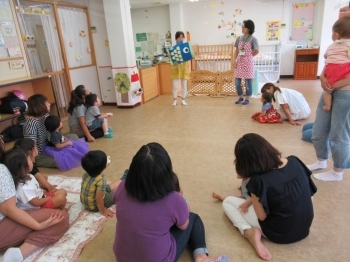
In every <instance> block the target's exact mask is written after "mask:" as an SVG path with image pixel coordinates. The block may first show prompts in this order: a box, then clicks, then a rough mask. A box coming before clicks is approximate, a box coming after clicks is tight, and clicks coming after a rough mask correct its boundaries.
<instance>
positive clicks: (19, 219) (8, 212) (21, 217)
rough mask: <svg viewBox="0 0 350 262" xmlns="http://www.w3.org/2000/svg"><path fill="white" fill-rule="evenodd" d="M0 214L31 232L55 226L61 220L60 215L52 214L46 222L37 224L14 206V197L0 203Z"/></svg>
mask: <svg viewBox="0 0 350 262" xmlns="http://www.w3.org/2000/svg"><path fill="white" fill-rule="evenodd" d="M0 212H1V213H3V214H4V215H5V216H7V217H8V218H10V219H11V220H13V221H15V222H16V223H18V224H20V225H23V226H26V227H29V228H31V229H33V230H43V229H45V228H48V227H50V226H52V225H55V224H57V223H59V222H61V220H62V219H63V216H62V214H60V213H52V214H51V216H50V217H49V218H48V219H47V220H45V221H43V222H41V223H39V222H38V221H36V220H35V219H34V218H33V217H32V216H30V215H29V214H28V213H27V212H25V211H23V210H22V209H19V208H18V207H17V206H16V197H15V196H13V197H11V198H9V199H7V200H5V201H4V202H2V203H0Z"/></svg>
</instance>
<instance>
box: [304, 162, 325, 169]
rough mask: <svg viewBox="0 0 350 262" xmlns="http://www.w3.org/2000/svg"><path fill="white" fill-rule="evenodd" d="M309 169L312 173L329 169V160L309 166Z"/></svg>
mask: <svg viewBox="0 0 350 262" xmlns="http://www.w3.org/2000/svg"><path fill="white" fill-rule="evenodd" d="M307 167H308V169H310V170H311V171H314V170H317V169H324V168H326V167H327V160H318V161H317V162H316V163H314V164H312V165H307Z"/></svg>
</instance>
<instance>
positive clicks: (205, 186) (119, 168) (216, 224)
mask: <svg viewBox="0 0 350 262" xmlns="http://www.w3.org/2000/svg"><path fill="white" fill-rule="evenodd" d="M279 85H280V86H282V87H288V88H295V89H296V90H298V91H300V92H302V93H303V94H304V96H305V97H306V99H307V101H308V102H309V104H310V106H311V109H312V114H311V116H310V118H309V119H307V120H305V121H302V122H303V123H307V122H309V121H312V120H313V119H314V115H315V108H316V104H317V101H318V99H319V96H320V94H321V89H320V87H319V84H318V81H293V80H282V81H281V83H280V84H279ZM234 100H236V97H227V98H210V97H207V96H197V97H189V98H188V99H187V102H188V106H187V107H184V106H181V105H180V106H177V107H173V106H171V103H172V98H171V97H170V96H161V97H158V98H155V99H153V100H151V101H149V102H148V103H146V104H145V105H142V106H139V107H136V108H134V109H118V108H116V107H104V108H103V109H102V111H112V112H113V113H114V117H113V118H111V119H110V121H111V125H112V126H113V127H114V128H115V130H116V138H114V139H104V138H102V139H99V140H98V141H97V142H95V143H92V144H91V149H102V150H104V151H105V152H106V153H107V154H108V155H111V158H112V163H111V165H110V166H109V167H108V169H107V170H106V171H105V173H106V176H107V178H108V179H109V180H113V179H118V178H119V177H120V176H121V174H122V172H123V171H124V169H126V168H128V166H129V164H130V162H131V159H132V157H133V155H134V154H135V153H136V151H137V150H138V149H139V148H140V146H142V145H143V144H146V143H149V142H153V141H156V142H159V143H161V144H162V145H163V146H164V147H165V148H166V149H167V150H168V152H169V154H170V157H171V159H172V161H173V166H174V170H175V172H176V173H177V174H178V176H179V178H180V183H181V187H182V188H183V190H184V193H185V195H186V197H187V198H188V199H189V201H190V205H191V208H192V211H193V212H196V213H198V214H199V215H200V216H201V217H202V219H203V221H204V224H205V227H206V239H207V245H208V248H209V251H210V253H211V255H219V254H226V255H227V256H228V257H230V258H231V261H260V259H259V258H258V257H257V256H256V255H255V252H254V250H253V248H252V247H251V246H250V244H249V243H248V242H247V240H245V239H244V238H243V237H242V236H241V235H240V234H239V232H238V230H236V229H235V228H234V227H233V225H232V224H231V222H230V221H229V220H228V219H227V217H226V216H225V215H224V213H223V210H222V207H221V204H220V203H219V202H218V201H215V200H213V199H212V198H211V192H212V191H213V190H215V191H217V192H220V193H222V194H225V195H238V194H239V191H238V190H237V187H238V185H239V184H240V181H239V180H238V179H236V176H235V170H234V168H233V164H232V162H233V148H234V145H235V142H236V141H237V139H238V138H239V137H241V136H242V135H243V134H245V133H249V132H255V133H258V134H261V135H263V136H264V137H266V138H267V139H268V140H269V141H270V142H271V143H272V144H273V145H275V146H276V147H277V148H278V149H280V150H281V151H282V152H283V155H285V156H288V155H291V154H293V155H297V156H298V157H299V158H301V159H302V160H303V161H304V162H305V163H312V162H313V161H315V152H314V149H313V146H312V144H309V143H306V142H303V141H302V140H301V139H300V138H301V127H297V126H291V125H289V124H288V122H285V123H283V124H274V125H268V124H259V123H257V122H255V121H253V120H251V119H250V116H251V115H252V114H253V113H254V112H256V111H259V110H260V108H261V103H260V100H258V99H252V100H251V104H250V105H249V106H242V105H234V104H233V102H234ZM64 124H65V125H67V123H64ZM329 165H331V162H330V163H329ZM43 171H44V170H43ZM45 171H46V170H45ZM47 171H48V172H50V173H53V172H52V171H53V170H47ZM56 172H57V171H56ZM63 174H64V175H69V176H80V175H81V174H82V169H81V168H77V169H75V170H72V171H69V172H65V173H63ZM345 174H346V175H345V177H344V180H343V181H342V182H328V183H325V182H319V181H315V183H316V185H317V187H318V193H317V194H316V195H315V198H314V209H315V219H314V223H313V225H312V228H311V233H310V235H309V237H308V238H307V239H305V240H303V241H301V242H299V243H296V244H291V245H277V244H274V243H271V242H269V241H264V243H265V244H266V246H267V247H268V248H269V249H270V251H271V253H272V255H273V261H293V262H294V261H350V250H349V248H348V244H349V243H350V230H349V227H348V216H349V215H350V209H347V208H348V206H349V205H348V198H349V196H350V194H349V190H348V188H349V187H350V179H349V178H348V177H347V175H349V172H346V173H345ZM115 223H116V220H115V219H110V220H109V221H108V222H106V223H105V224H104V225H103V230H102V232H101V234H100V235H99V236H98V237H96V238H95V239H94V240H93V241H92V242H91V243H89V244H88V245H87V246H86V247H85V248H84V250H83V252H82V254H81V256H80V259H79V261H114V254H113V251H112V245H113V241H114V231H115ZM135 252H137V251H135ZM179 261H192V259H191V256H190V252H189V251H186V252H185V253H184V254H183V255H182V257H181V259H180V260H179ZM131 262H134V261H131Z"/></svg>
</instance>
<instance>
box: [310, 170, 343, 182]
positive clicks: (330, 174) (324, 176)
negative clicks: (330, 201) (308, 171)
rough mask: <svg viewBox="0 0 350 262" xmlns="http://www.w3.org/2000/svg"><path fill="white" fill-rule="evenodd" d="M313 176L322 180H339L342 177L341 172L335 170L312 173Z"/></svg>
mask: <svg viewBox="0 0 350 262" xmlns="http://www.w3.org/2000/svg"><path fill="white" fill-rule="evenodd" d="M313 176H314V178H316V179H318V180H322V181H341V180H342V179H343V172H335V171H334V170H329V171H327V172H324V173H318V174H313Z"/></svg>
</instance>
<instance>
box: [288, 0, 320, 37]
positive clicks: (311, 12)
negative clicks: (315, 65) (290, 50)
mask: <svg viewBox="0 0 350 262" xmlns="http://www.w3.org/2000/svg"><path fill="white" fill-rule="evenodd" d="M316 3H317V2H316V1H313V2H309V3H292V23H291V33H290V36H289V41H300V40H306V41H312V40H313V37H314V18H315V8H316Z"/></svg>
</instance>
